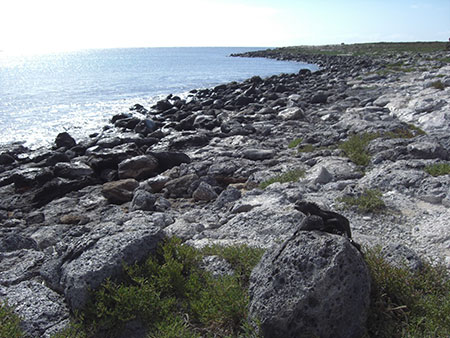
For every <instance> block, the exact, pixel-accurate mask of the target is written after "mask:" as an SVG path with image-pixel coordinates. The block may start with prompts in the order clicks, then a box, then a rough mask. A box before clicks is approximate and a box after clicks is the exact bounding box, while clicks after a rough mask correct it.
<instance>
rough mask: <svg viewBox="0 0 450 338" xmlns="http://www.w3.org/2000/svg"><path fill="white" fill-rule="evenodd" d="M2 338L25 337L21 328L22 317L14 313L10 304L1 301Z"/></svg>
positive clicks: (0, 334)
mask: <svg viewBox="0 0 450 338" xmlns="http://www.w3.org/2000/svg"><path fill="white" fill-rule="evenodd" d="M0 337H8V338H19V337H24V333H23V331H22V329H21V328H20V317H19V316H18V315H16V314H15V313H14V311H13V309H12V307H10V306H9V305H8V303H6V302H5V303H4V302H3V301H0Z"/></svg>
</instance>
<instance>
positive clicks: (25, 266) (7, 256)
mask: <svg viewBox="0 0 450 338" xmlns="http://www.w3.org/2000/svg"><path fill="white" fill-rule="evenodd" d="M44 257H45V254H44V253H43V252H41V251H35V250H29V249H22V250H18V251H13V252H6V253H0V262H1V265H0V272H1V274H0V284H1V285H6V286H9V285H12V284H18V283H19V282H22V281H24V280H27V279H30V278H32V277H34V276H36V275H38V273H39V271H38V268H39V265H40V264H41V263H42V261H43V260H44Z"/></svg>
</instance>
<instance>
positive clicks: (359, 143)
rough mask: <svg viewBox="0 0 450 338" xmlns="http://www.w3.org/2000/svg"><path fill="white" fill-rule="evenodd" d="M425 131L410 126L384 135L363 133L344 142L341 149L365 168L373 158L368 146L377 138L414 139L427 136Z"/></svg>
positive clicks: (340, 146)
mask: <svg viewBox="0 0 450 338" xmlns="http://www.w3.org/2000/svg"><path fill="white" fill-rule="evenodd" d="M425 134H426V133H425V131H423V130H422V129H421V128H419V127H417V126H415V125H413V124H409V125H408V126H407V127H406V128H401V129H400V128H399V129H396V130H394V131H391V132H386V133H384V134H379V133H362V134H355V135H352V136H350V137H349V139H348V140H347V141H344V142H342V143H341V144H340V145H339V148H340V149H342V150H343V151H344V153H345V155H346V156H347V157H348V158H349V159H350V160H351V161H352V162H353V163H355V164H356V165H359V166H362V167H365V166H367V165H368V164H369V163H370V159H371V156H370V154H369V152H368V151H367V146H368V145H369V143H370V141H372V140H375V139H377V138H413V137H416V136H420V135H425Z"/></svg>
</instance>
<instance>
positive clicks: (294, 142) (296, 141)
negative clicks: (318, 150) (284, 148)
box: [288, 137, 303, 149]
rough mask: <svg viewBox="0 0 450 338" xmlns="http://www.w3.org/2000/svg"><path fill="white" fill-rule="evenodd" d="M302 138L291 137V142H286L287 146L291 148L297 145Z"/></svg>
mask: <svg viewBox="0 0 450 338" xmlns="http://www.w3.org/2000/svg"><path fill="white" fill-rule="evenodd" d="M302 141H303V139H302V138H301V137H299V138H296V139H293V140H292V141H291V142H289V144H288V148H289V149H292V148H295V147H297V146H298V145H299V144H300V143H302Z"/></svg>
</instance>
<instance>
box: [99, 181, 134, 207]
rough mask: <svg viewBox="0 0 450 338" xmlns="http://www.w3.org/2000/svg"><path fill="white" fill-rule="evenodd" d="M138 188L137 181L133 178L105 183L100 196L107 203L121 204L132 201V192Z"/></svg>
mask: <svg viewBox="0 0 450 338" xmlns="http://www.w3.org/2000/svg"><path fill="white" fill-rule="evenodd" d="M138 186H139V183H138V181H136V180H135V179H133V178H128V179H125V180H119V181H114V182H107V183H105V184H103V187H102V194H103V196H105V198H106V199H107V200H108V201H109V202H111V203H114V204H122V203H125V202H129V201H131V200H132V199H133V192H134V190H135V189H136V188H137V187H138Z"/></svg>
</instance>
